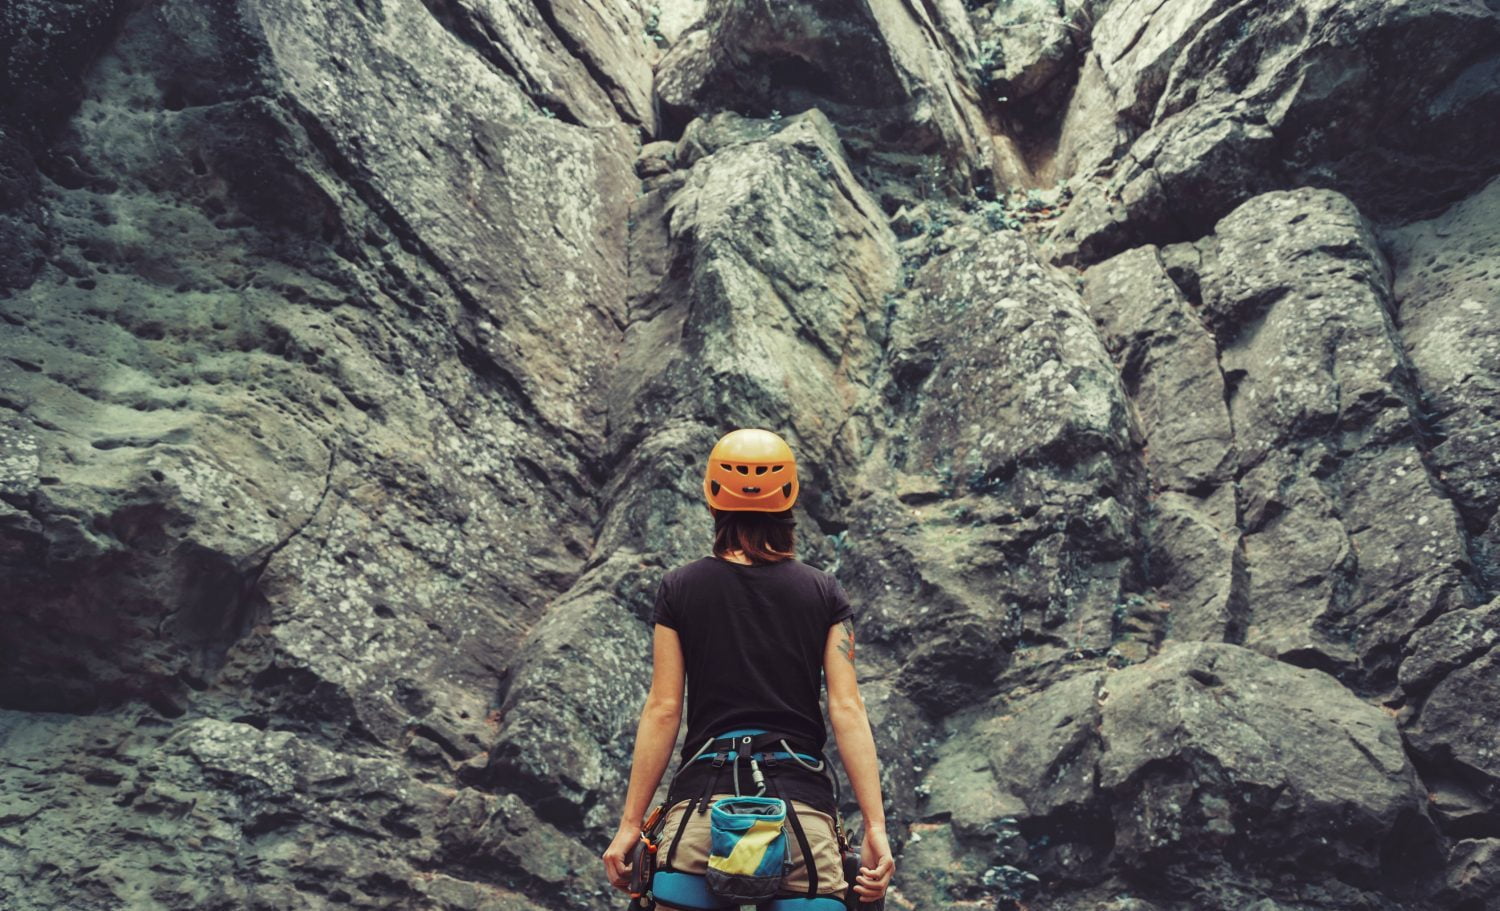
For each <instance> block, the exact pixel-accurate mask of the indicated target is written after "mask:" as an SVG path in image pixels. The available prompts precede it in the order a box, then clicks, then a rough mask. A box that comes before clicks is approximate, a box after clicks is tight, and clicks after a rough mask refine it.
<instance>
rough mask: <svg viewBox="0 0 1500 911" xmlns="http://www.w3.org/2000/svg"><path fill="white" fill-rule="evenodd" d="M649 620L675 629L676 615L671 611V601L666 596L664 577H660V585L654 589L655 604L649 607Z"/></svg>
mask: <svg viewBox="0 0 1500 911" xmlns="http://www.w3.org/2000/svg"><path fill="white" fill-rule="evenodd" d="M651 622H652V623H660V624H661V625H662V626H669V627H671V628H672V629H677V617H676V615H675V614H674V613H673V610H672V602H671V600H670V599H669V598H668V596H667V580H666V579H662V580H661V585H660V586H658V587H657V589H656V604H655V605H654V606H653V607H652V608H651Z"/></svg>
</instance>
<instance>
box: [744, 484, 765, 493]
mask: <svg viewBox="0 0 1500 911" xmlns="http://www.w3.org/2000/svg"><path fill="white" fill-rule="evenodd" d="M740 490H743V491H744V492H745V493H760V488H759V487H755V486H753V485H747V486H745V487H741V488H740Z"/></svg>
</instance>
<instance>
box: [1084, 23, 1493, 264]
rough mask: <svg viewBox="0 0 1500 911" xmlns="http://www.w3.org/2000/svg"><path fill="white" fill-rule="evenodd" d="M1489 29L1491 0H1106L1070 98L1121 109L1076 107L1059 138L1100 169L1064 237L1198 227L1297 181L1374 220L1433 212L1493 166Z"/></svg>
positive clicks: (1091, 256) (1120, 237)
mask: <svg viewBox="0 0 1500 911" xmlns="http://www.w3.org/2000/svg"><path fill="white" fill-rule="evenodd" d="M1497 36H1500V11H1497V10H1495V9H1494V8H1493V7H1492V6H1489V5H1486V4H1482V3H1450V2H1446V0H1435V2H1417V3H1403V4H1398V5H1395V6H1392V5H1390V4H1386V3H1380V2H1368V3H1364V2H1362V3H1333V2H1326V0H1313V2H1304V0H1288V2H1281V0H1278V2H1275V3H1272V4H1268V5H1267V4H1260V5H1256V6H1254V7H1252V6H1248V5H1245V4H1234V3H1230V2H1228V0H1169V2H1165V3H1161V2H1157V0H1129V2H1114V3H1110V4H1109V5H1108V7H1107V8H1106V9H1105V10H1104V11H1103V12H1102V13H1101V14H1100V15H1099V17H1098V19H1097V21H1096V22H1094V23H1093V27H1092V29H1091V31H1090V38H1091V57H1092V59H1093V62H1094V65H1097V67H1098V73H1099V76H1098V78H1094V79H1089V78H1087V73H1085V77H1084V78H1082V79H1080V81H1079V86H1080V92H1078V93H1075V95H1074V98H1073V102H1072V103H1074V104H1080V105H1087V106H1088V107H1089V108H1090V109H1091V110H1094V111H1098V110H1099V109H1101V108H1108V109H1111V110H1112V113H1113V119H1114V126H1115V130H1113V131H1107V130H1100V129H1097V128H1096V126H1095V125H1094V124H1093V123H1091V122H1088V121H1083V122H1077V121H1074V122H1073V123H1075V124H1076V126H1073V130H1074V132H1075V134H1076V135H1074V136H1068V135H1064V136H1062V137H1061V138H1060V140H1059V142H1060V145H1061V146H1062V147H1063V148H1071V149H1073V151H1071V152H1070V153H1069V154H1070V155H1072V156H1075V157H1076V158H1077V159H1079V160H1080V161H1081V162H1082V163H1084V164H1085V165H1086V166H1087V167H1088V168H1089V169H1090V171H1091V172H1092V173H1093V174H1095V175H1097V177H1098V181H1097V182H1096V183H1092V184H1091V185H1090V186H1088V187H1086V188H1085V189H1084V190H1083V191H1082V192H1081V194H1080V204H1079V205H1077V206H1075V207H1074V209H1073V210H1071V211H1070V212H1069V213H1068V215H1067V216H1066V217H1065V218H1064V219H1063V220H1062V222H1060V223H1059V225H1058V230H1057V232H1056V234H1055V236H1054V241H1055V242H1056V244H1057V247H1058V255H1059V256H1060V257H1061V258H1063V259H1065V260H1073V259H1078V260H1082V261H1085V262H1087V261H1096V260H1099V259H1102V258H1104V257H1107V256H1109V255H1112V254H1113V253H1115V252H1118V251H1120V250H1123V249H1126V248H1128V247H1131V246H1135V245H1136V244H1139V243H1141V242H1142V241H1148V240H1154V241H1157V242H1163V241H1166V240H1186V239H1191V238H1193V237H1196V236H1198V235H1200V234H1202V233H1204V232H1205V231H1206V230H1208V229H1209V228H1210V227H1211V226H1212V223H1213V222H1214V221H1216V220H1217V219H1218V218H1220V217H1222V216H1223V215H1225V214H1227V213H1228V212H1229V210H1230V209H1232V208H1233V207H1234V206H1236V205H1238V204H1239V203H1240V202H1243V201H1244V200H1245V199H1248V198H1249V197H1251V196H1253V195H1255V194H1257V193H1259V192H1263V191H1266V190H1271V189H1274V188H1276V187H1277V186H1279V185H1287V184H1288V183H1289V184H1290V185H1292V186H1297V185H1302V184H1309V185H1314V186H1325V187H1331V188H1334V189H1337V190H1339V191H1341V192H1343V193H1344V194H1345V195H1347V196H1349V197H1350V198H1352V199H1353V200H1355V202H1356V203H1357V204H1359V205H1360V207H1361V208H1362V209H1364V210H1365V211H1366V213H1367V214H1368V215H1370V216H1372V217H1375V218H1378V219H1381V220H1385V219H1388V218H1393V217H1394V218H1401V217H1402V216H1407V217H1409V216H1410V215H1411V214H1417V213H1420V214H1423V215H1430V214H1434V213H1436V212H1438V211H1440V210H1441V209H1443V208H1445V207H1446V206H1447V205H1449V204H1451V203H1452V202H1455V201H1456V200H1458V199H1461V198H1463V197H1464V196H1465V195H1467V194H1468V193H1470V192H1472V191H1473V190H1475V189H1477V188H1478V187H1479V186H1482V185H1483V184H1484V183H1485V182H1486V181H1487V180H1488V178H1489V177H1490V176H1492V175H1493V174H1494V172H1495V170H1496V168H1497V166H1500V162H1497V161H1496V159H1495V157H1494V155H1495V152H1494V150H1495V148H1496V143H1495V136H1494V133H1493V130H1494V129H1495V124H1496V121H1495V119H1494V118H1492V117H1488V116H1486V115H1485V114H1483V113H1481V112H1484V111H1490V110H1493V109H1494V106H1495V104H1496V98H1497V92H1500V79H1497V78H1496V73H1497V67H1500V57H1497V56H1496V52H1495V48H1496V47H1497V46H1500V43H1497ZM1418 48H1423V49H1424V50H1422V51H1418V50H1417V49H1418ZM1417 60H1420V61H1421V63H1420V64H1417V62H1416V61H1417ZM1085 88H1086V89H1087V91H1084V89H1085ZM1100 96H1102V97H1100ZM1070 125H1072V124H1070ZM1127 149H1128V153H1127V151H1126V150H1127ZM1116 161H1118V162H1119V163H1120V166H1118V167H1116V166H1115V164H1114V163H1115V162H1116Z"/></svg>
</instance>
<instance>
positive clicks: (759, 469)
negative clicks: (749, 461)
mask: <svg viewBox="0 0 1500 911" xmlns="http://www.w3.org/2000/svg"><path fill="white" fill-rule="evenodd" d="M755 473H756V474H765V473H766V466H764V465H757V466H755Z"/></svg>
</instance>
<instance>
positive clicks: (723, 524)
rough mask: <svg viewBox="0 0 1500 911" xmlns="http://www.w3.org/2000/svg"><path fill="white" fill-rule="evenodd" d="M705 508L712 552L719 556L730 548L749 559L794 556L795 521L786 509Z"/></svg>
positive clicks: (773, 559)
mask: <svg viewBox="0 0 1500 911" xmlns="http://www.w3.org/2000/svg"><path fill="white" fill-rule="evenodd" d="M708 511H709V512H711V513H713V517H714V553H715V554H716V555H718V556H720V557H722V556H724V555H725V553H727V552H729V551H731V550H737V551H739V552H740V553H742V554H744V555H745V558H746V559H747V560H749V561H750V562H751V563H779V562H780V561H782V560H791V559H795V558H796V556H797V538H796V533H795V531H794V526H795V524H796V523H795V521H794V520H793V519H792V511H791V510H790V509H785V510H782V511H781V512H751V511H749V510H725V509H716V508H714V507H712V506H710V507H709V508H708Z"/></svg>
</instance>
